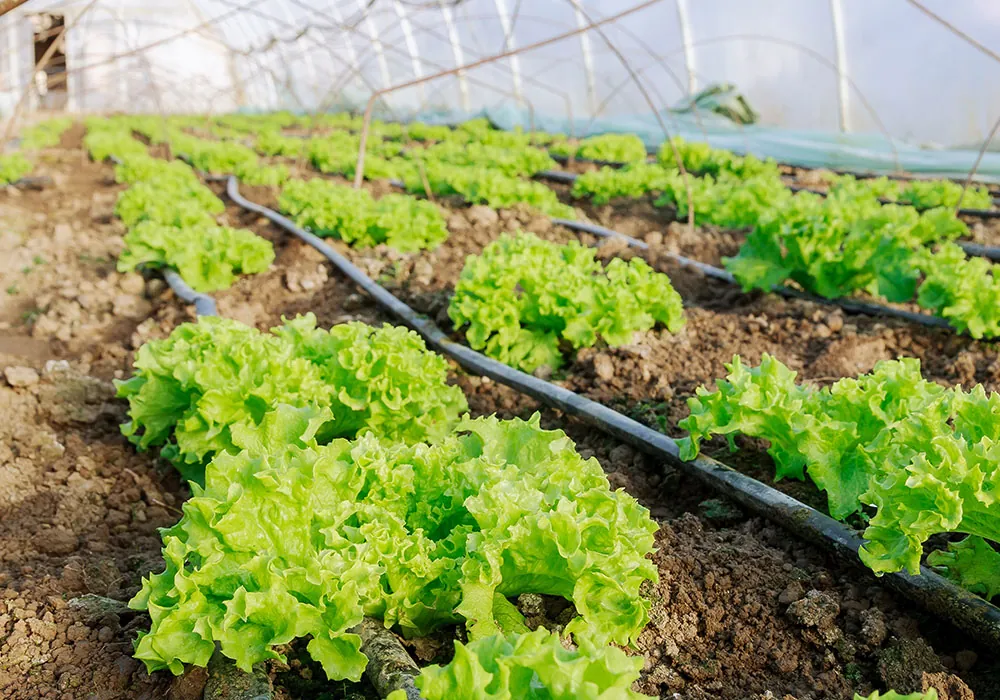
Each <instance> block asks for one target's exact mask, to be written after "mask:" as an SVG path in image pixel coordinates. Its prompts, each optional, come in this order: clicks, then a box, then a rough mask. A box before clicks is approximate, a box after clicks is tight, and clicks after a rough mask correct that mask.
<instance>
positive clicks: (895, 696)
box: [854, 688, 938, 700]
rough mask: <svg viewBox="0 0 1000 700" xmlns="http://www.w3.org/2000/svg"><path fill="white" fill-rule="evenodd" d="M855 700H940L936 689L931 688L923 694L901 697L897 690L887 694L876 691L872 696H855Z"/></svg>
mask: <svg viewBox="0 0 1000 700" xmlns="http://www.w3.org/2000/svg"><path fill="white" fill-rule="evenodd" d="M854 700H938V692H937V691H936V690H935V689H934V688H931V689H930V690H928V691H926V692H923V693H919V692H918V693H909V694H907V695H901V694H900V693H897V692H896V691H895V690H890V691H888V692H885V693H880V692H879V691H877V690H876V691H875V692H873V693H872V694H871V695H858V694H855V695H854Z"/></svg>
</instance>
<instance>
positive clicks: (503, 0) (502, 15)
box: [493, 0, 524, 102]
mask: <svg viewBox="0 0 1000 700" xmlns="http://www.w3.org/2000/svg"><path fill="white" fill-rule="evenodd" d="M493 4H494V5H495V6H496V8H497V16H498V17H499V19H500V28H501V29H503V50H504V52H505V53H509V52H511V51H514V50H515V49H517V42H516V41H515V40H514V32H513V28H512V27H511V24H510V15H509V14H508V13H507V0H493ZM508 61H509V63H510V77H511V80H512V81H513V83H514V97H515V98H517V100H518V101H519V102H521V101H523V97H524V90H523V89H522V87H521V57H520V56H518V55H516V54H514V55H512V56H510V58H509V59H508Z"/></svg>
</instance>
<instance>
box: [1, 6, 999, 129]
mask: <svg viewBox="0 0 1000 700" xmlns="http://www.w3.org/2000/svg"><path fill="white" fill-rule="evenodd" d="M922 4H923V5H924V6H925V7H927V8H928V9H930V10H931V11H932V12H934V13H937V14H938V15H940V16H941V18H942V19H944V20H945V21H946V22H948V23H951V24H952V25H953V26H954V27H956V28H959V29H960V30H963V31H965V32H967V33H968V34H969V35H970V36H972V37H973V38H974V39H975V40H977V41H979V42H980V43H982V44H984V45H985V46H986V47H990V46H993V47H997V48H998V49H1000V4H998V3H997V2H995V1H994V0H965V1H964V2H962V3H954V2H949V1H948V0H923V2H922ZM636 5H647V6H645V7H643V8H642V9H639V10H637V11H635V12H633V13H631V14H629V15H627V16H625V17H622V18H621V19H618V20H616V21H614V22H611V23H608V24H605V25H603V26H602V27H601V28H600V30H599V31H598V30H594V29H591V30H590V31H588V32H586V33H583V34H579V35H576V36H572V37H569V38H566V39H565V40H562V41H560V42H558V43H554V44H550V45H547V46H544V47H542V48H539V49H537V50H533V51H530V52H527V53H523V54H519V55H513V56H509V57H506V58H502V59H500V60H498V61H496V62H494V63H490V64H487V65H483V66H480V67H477V68H475V69H473V70H469V71H465V72H460V73H458V74H454V75H449V76H447V77H443V78H440V79H437V80H434V81H432V82H428V83H424V84H421V85H417V86H414V87H410V88H407V89H404V90H399V91H394V92H391V93H388V94H386V95H384V96H383V97H382V99H381V100H380V101H379V107H380V110H382V112H383V113H384V115H385V116H388V117H397V118H407V117H410V116H412V115H414V114H416V113H427V112H434V111H438V112H441V111H447V112H449V113H454V112H465V113H470V112H479V111H482V110H490V109H497V108H500V107H501V106H502V107H504V108H507V109H519V110H522V111H523V112H525V113H527V114H528V116H529V118H530V117H531V116H532V115H544V116H546V117H548V118H550V119H555V120H563V122H566V120H570V119H571V120H572V121H573V123H574V124H575V125H576V126H578V127H579V128H580V129H582V130H584V131H585V130H587V127H588V126H590V125H591V120H592V119H594V120H600V121H601V122H602V123H605V124H606V123H608V122H609V120H610V122H611V123H612V124H613V123H614V122H615V120H616V119H626V118H634V117H637V116H638V115H644V114H645V115H649V114H651V113H652V111H653V109H654V108H655V109H656V110H665V109H666V108H668V107H669V106H671V105H674V104H676V103H678V102H679V101H681V100H682V99H683V98H684V97H685V96H688V95H690V94H691V93H692V92H695V91H697V90H699V89H701V88H704V87H705V86H707V85H710V84H713V83H721V82H728V83H733V84H735V85H736V86H737V87H738V89H739V90H740V91H741V92H742V93H743V94H744V95H745V96H746V97H747V99H748V100H749V102H750V104H751V105H753V107H754V108H755V109H756V110H757V112H759V113H760V116H761V124H763V125H767V126H774V127H780V128H782V129H791V130H799V131H802V130H806V131H822V132H827V133H837V132H844V133H849V134H859V133H860V134H880V135H882V136H889V137H892V139H898V140H909V141H911V142H916V143H925V142H933V143H937V144H944V145H948V146H955V145H974V146H978V144H979V143H980V142H981V141H982V140H983V139H984V138H985V137H986V135H987V134H988V132H989V131H990V128H991V127H992V124H993V122H994V120H996V119H997V118H998V117H1000V63H998V61H997V60H996V59H995V58H994V57H991V56H989V55H987V52H984V51H982V50H980V49H977V48H976V47H975V46H973V45H971V44H970V43H968V42H967V41H964V40H963V39H962V38H961V37H959V36H957V35H956V34H955V33H954V32H952V31H949V29H948V28H947V27H945V26H944V25H943V24H942V23H940V22H938V21H935V20H934V19H933V18H931V17H929V16H928V15H927V14H925V13H923V12H921V11H920V9H918V8H917V7H915V6H914V3H913V2H909V1H908V0H884V1H883V2H879V3H871V2H868V1H867V0H828V1H824V2H809V3H803V2H800V1H798V0H700V1H699V2H694V1H693V0H661V1H659V2H648V3H642V2H632V1H631V0H629V1H628V2H623V1H620V0H427V1H424V0H178V1H176V2H166V1H164V0H155V1H154V2H142V1H140V0H94V1H92V2H89V1H88V2H81V1H79V0H74V1H72V2H65V1H63V2H59V1H48V0H33V1H32V2H29V3H27V4H25V5H23V6H22V7H21V8H19V9H18V10H15V11H14V12H12V13H10V14H8V15H7V16H5V17H3V18H0V45H2V46H3V52H2V53H0V113H3V114H4V115H6V114H8V113H9V112H10V110H11V108H12V105H13V104H14V103H15V102H16V100H17V98H18V97H19V95H20V94H21V93H22V91H23V90H24V89H25V87H26V86H27V84H28V82H29V81H30V80H31V79H32V71H33V65H32V64H33V57H34V53H33V34H32V31H33V30H32V25H31V22H30V15H32V14H36V13H39V12H54V13H61V14H64V15H65V17H66V23H67V25H69V28H68V30H67V33H66V63H67V92H68V95H67V108H68V109H69V110H72V111H117V110H128V111H172V112H177V111H186V112H194V111H197V112H204V111H211V112H225V111H231V110H235V109H262V110H272V109H293V110H316V109H330V108H338V107H345V106H355V107H356V106H358V105H363V104H364V103H365V102H366V101H367V99H368V98H369V96H370V95H371V94H372V93H373V92H374V91H376V90H382V89H385V88H388V87H391V86H394V85H399V84H401V83H405V82H407V81H410V80H413V79H416V78H420V77H425V76H430V75H434V74H437V73H440V72H442V71H447V70H451V69H454V68H456V67H457V66H461V65H467V64H469V63H472V62H475V61H478V60H481V59H484V58H487V57H490V56H495V55H497V54H501V53H503V52H505V51H511V50H516V49H518V48H519V47H525V46H528V45H530V44H532V43H535V42H539V41H542V40H545V39H548V38H551V37H553V36H557V35H559V34H563V33H566V32H570V31H572V30H574V29H578V28H581V27H584V26H586V25H587V24H588V23H590V22H591V21H595V20H599V19H600V18H604V17H608V16H611V15H615V14H617V13H621V12H624V11H626V10H628V9H630V8H632V7H634V6H636ZM630 71H631V73H630ZM638 83H641V86H642V88H640V86H639V84H638ZM644 92H645V95H644Z"/></svg>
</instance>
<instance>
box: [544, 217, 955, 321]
mask: <svg viewBox="0 0 1000 700" xmlns="http://www.w3.org/2000/svg"><path fill="white" fill-rule="evenodd" d="M552 223H554V224H559V225H560V226H565V227H566V228H569V229H573V230H575V231H580V232H582V233H589V234H592V235H594V236H601V237H602V238H621V239H622V240H624V241H625V242H626V243H628V245H630V246H632V247H633V248H639V249H641V250H647V249H648V248H649V246H648V245H646V243H644V242H643V241H640V240H638V239H636V238H632V237H631V236H626V235H625V234H624V233H619V232H618V231H615V230H613V229H610V228H605V227H603V226H598V225H596V224H590V223H586V222H583V221H573V220H572V219H552ZM661 254H662V255H664V256H666V257H668V258H670V259H671V260H674V261H675V262H677V263H679V264H681V265H684V266H686V267H693V268H696V269H698V270H700V271H701V272H702V273H704V274H705V275H706V276H708V277H714V278H715V279H718V280H722V281H723V282H729V283H730V284H737V282H736V279H735V278H734V277H733V276H732V274H730V273H729V272H727V271H726V270H722V269H720V268H718V267H714V266H712V265H709V264H707V263H703V262H699V261H697V260H692V259H691V258H686V257H684V256H683V255H678V254H677V253H667V252H664V253H661ZM771 291H773V292H774V293H776V294H781V295H782V296H786V297H791V298H793V299H804V300H806V301H811V302H814V303H817V304H827V305H830V306H839V307H840V308H842V309H844V310H845V311H849V312H851V313H856V314H865V315H866V316H892V317H895V318H900V319H903V320H905V321H910V322H911V323H920V324H923V325H925V326H931V327H932V328H950V326H949V325H948V321H947V319H944V318H941V317H939V316H930V315H928V314H921V313H917V312H915V311H906V310H905V309H894V308H892V307H891V306H882V305H880V304H869V303H867V302H863V301H848V300H844V299H827V298H825V297H821V296H816V295H815V294H808V293H807V292H803V291H800V290H798V289H792V288H791V287H782V286H778V287H774V288H772V290H771Z"/></svg>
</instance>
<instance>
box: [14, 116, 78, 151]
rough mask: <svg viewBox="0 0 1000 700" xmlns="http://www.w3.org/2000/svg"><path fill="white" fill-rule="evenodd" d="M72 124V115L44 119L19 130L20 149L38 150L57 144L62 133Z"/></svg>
mask: <svg viewBox="0 0 1000 700" xmlns="http://www.w3.org/2000/svg"><path fill="white" fill-rule="evenodd" d="M71 126H73V118H72V117H56V118H54V119H46V120H45V121H43V122H39V123H38V124H34V125H32V126H29V127H27V128H26V129H24V130H23V131H21V149H22V150H25V151H38V150H41V149H43V148H53V147H54V146H58V145H59V141H60V140H62V135H63V133H64V132H65V131H66V130H67V129H69V128H70V127H71Z"/></svg>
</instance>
